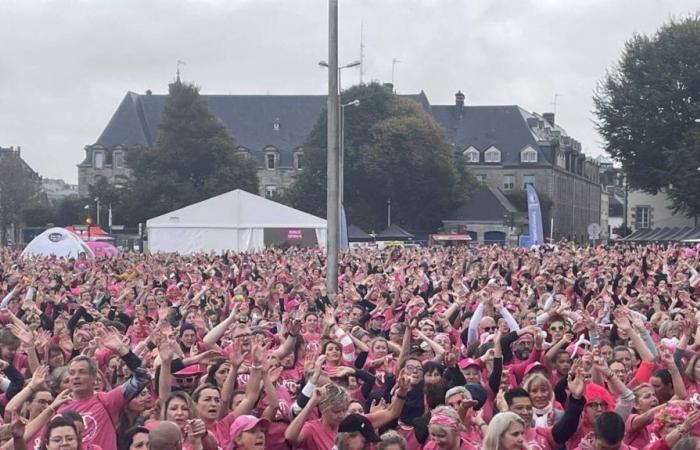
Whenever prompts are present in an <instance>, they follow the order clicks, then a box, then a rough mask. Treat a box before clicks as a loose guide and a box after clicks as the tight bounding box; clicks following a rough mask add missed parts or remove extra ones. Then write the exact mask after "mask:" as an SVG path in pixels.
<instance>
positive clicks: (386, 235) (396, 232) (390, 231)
mask: <svg viewBox="0 0 700 450" xmlns="http://www.w3.org/2000/svg"><path fill="white" fill-rule="evenodd" d="M413 237H414V236H413V235H412V234H411V233H409V232H408V231H406V230H404V229H403V228H401V227H400V226H398V225H395V224H392V225H391V226H390V227H389V228H387V229H386V230H384V231H382V232H381V233H379V234H378V235H377V240H378V241H392V240H396V241H400V240H403V239H413Z"/></svg>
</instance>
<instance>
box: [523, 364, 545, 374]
mask: <svg viewBox="0 0 700 450" xmlns="http://www.w3.org/2000/svg"><path fill="white" fill-rule="evenodd" d="M537 369H543V370H546V367H545V366H544V364H542V363H540V362H538V361H535V362H533V363H530V364H528V365H527V367H525V375H528V374H529V373H530V372H532V371H533V370H537Z"/></svg>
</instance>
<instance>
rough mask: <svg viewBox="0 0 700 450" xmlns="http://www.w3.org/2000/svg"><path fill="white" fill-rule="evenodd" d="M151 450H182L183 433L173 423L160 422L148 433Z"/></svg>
mask: <svg viewBox="0 0 700 450" xmlns="http://www.w3.org/2000/svg"><path fill="white" fill-rule="evenodd" d="M148 449H149V450H182V432H181V431H180V427H178V426H177V425H176V424H174V423H173V422H167V421H164V422H158V423H157V424H156V425H155V426H154V427H153V428H152V429H151V431H150V433H148Z"/></svg>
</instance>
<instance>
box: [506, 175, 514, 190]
mask: <svg viewBox="0 0 700 450" xmlns="http://www.w3.org/2000/svg"><path fill="white" fill-rule="evenodd" d="M514 187H515V175H503V189H505V190H509V189H513V188H514Z"/></svg>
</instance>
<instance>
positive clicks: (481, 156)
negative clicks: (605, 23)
mask: <svg viewBox="0 0 700 450" xmlns="http://www.w3.org/2000/svg"><path fill="white" fill-rule="evenodd" d="M202 97H203V98H204V99H205V101H206V102H207V105H208V107H209V109H210V111H211V112H212V113H213V114H214V115H215V116H216V117H218V118H219V119H220V120H221V121H222V123H223V124H224V125H225V126H226V128H227V129H228V130H229V132H230V133H231V134H232V135H233V136H234V138H235V140H236V144H237V146H238V147H237V151H238V152H240V153H242V154H244V155H246V156H247V157H250V158H254V159H255V161H256V162H257V164H258V177H259V180H260V189H259V190H260V193H261V194H264V195H266V196H272V195H274V194H275V193H276V192H278V191H281V190H283V189H285V188H287V187H288V186H289V185H290V184H291V183H292V181H293V180H294V177H295V176H296V174H298V173H299V171H301V170H303V156H304V152H303V143H304V141H305V139H306V136H307V135H308V134H309V132H310V131H311V129H312V128H313V126H314V125H315V124H316V122H317V120H318V118H319V116H320V114H321V113H322V112H323V110H324V108H325V106H326V96H324V95H202ZM405 97H406V98H409V99H412V100H414V101H416V102H418V103H419V104H420V105H421V106H422V107H423V108H424V109H425V111H426V112H428V113H429V114H430V115H431V116H432V117H433V118H434V119H435V120H436V122H437V123H439V124H440V125H441V126H442V127H443V128H444V129H445V132H446V134H447V136H448V138H449V139H450V140H451V141H452V143H453V145H454V148H455V155H456V156H460V155H463V156H464V159H465V160H466V161H467V164H468V165H469V166H470V168H471V169H472V170H473V171H474V173H475V174H476V176H477V177H478V178H479V179H480V180H481V181H482V182H483V183H484V184H486V185H487V186H490V187H493V188H498V189H500V190H502V191H509V190H516V189H522V188H523V186H524V184H525V183H533V184H534V185H535V187H536V189H537V191H538V193H539V194H540V195H541V196H545V197H546V198H548V199H550V200H551V201H552V204H553V206H552V211H553V217H554V224H555V225H554V231H555V232H554V237H555V238H560V237H564V236H569V237H579V238H580V237H583V236H585V235H586V228H587V226H588V224H589V223H591V222H598V221H599V220H600V200H601V190H600V185H599V183H598V167H597V165H596V163H595V162H594V161H592V160H590V159H589V158H586V156H585V155H584V154H583V153H582V152H581V145H580V144H579V143H578V142H577V141H576V140H574V139H572V138H571V137H570V136H568V135H567V133H566V132H565V131H564V129H563V128H561V127H560V126H559V125H558V124H556V123H555V118H554V114H543V115H539V114H536V113H530V112H527V111H525V110H524V109H522V108H520V107H519V106H515V105H513V106H469V105H466V104H465V96H464V95H463V94H462V93H461V92H458V93H457V94H456V96H455V103H454V104H452V105H432V104H430V102H429V100H428V98H427V96H426V95H425V93H424V92H420V93H419V94H416V95H407V96H405ZM165 100H166V96H165V95H154V94H152V93H150V91H149V92H147V93H146V94H136V93H133V92H129V93H127V95H126V96H125V98H124V99H123V100H122V102H121V104H120V105H119V107H118V108H117V110H116V112H115V113H114V115H113V116H112V119H111V120H110V121H109V123H108V124H107V126H106V128H105V129H104V131H103V132H102V134H101V135H100V137H99V138H98V139H97V141H96V142H94V143H93V144H91V145H88V146H86V147H85V159H84V160H83V161H82V162H81V163H80V164H78V184H79V192H80V194H81V195H86V194H87V193H88V186H89V185H90V184H93V183H95V182H96V181H97V180H98V179H99V178H100V177H105V178H106V179H107V180H108V181H110V182H112V183H120V182H124V181H125V180H126V179H127V178H128V176H129V169H128V168H127V167H126V164H125V156H126V154H127V153H128V152H130V151H138V150H139V149H140V148H144V147H150V146H153V145H154V144H155V142H156V140H157V135H158V129H159V124H160V116H161V113H162V111H163V108H164V105H165ZM360 107H361V106H360ZM547 231H549V230H547Z"/></svg>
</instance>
